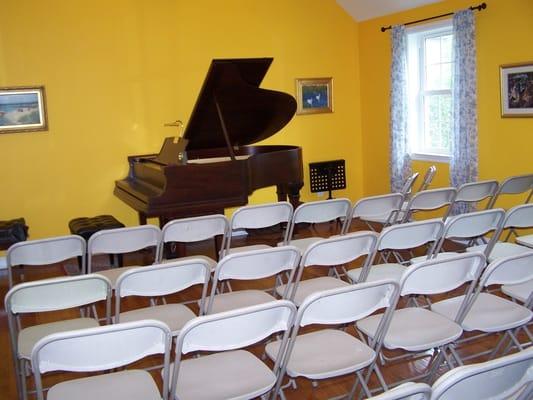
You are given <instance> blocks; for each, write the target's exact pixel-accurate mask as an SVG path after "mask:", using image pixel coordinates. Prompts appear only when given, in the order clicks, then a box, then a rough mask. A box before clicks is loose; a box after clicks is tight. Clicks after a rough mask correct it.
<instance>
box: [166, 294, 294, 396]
mask: <svg viewBox="0 0 533 400" xmlns="http://www.w3.org/2000/svg"><path fill="white" fill-rule="evenodd" d="M295 314H296V307H295V306H294V304H292V303H291V302H290V301H288V300H276V301H273V302H269V303H263V304H258V305H255V306H251V307H245V308H239V309H236V310H232V311H226V312H222V313H218V314H212V315H205V316H202V317H197V318H195V319H193V320H191V321H189V322H187V324H185V326H184V327H183V329H182V330H181V331H180V333H179V335H178V339H177V342H176V359H175V363H174V368H173V375H172V386H171V390H170V393H171V398H173V399H179V400H189V399H191V400H198V399H252V398H255V397H259V396H263V397H266V394H268V393H269V392H270V391H271V390H272V389H273V388H274V387H275V385H276V382H277V380H278V379H279V371H280V366H281V362H282V356H280V357H278V358H277V359H276V360H275V362H274V367H273V368H272V369H270V368H269V367H267V365H266V364H264V363H263V362H262V361H261V360H259V359H258V358H257V357H256V356H255V355H253V354H252V353H250V352H249V351H247V350H243V349H242V348H243V347H247V346H250V345H252V344H255V343H258V342H261V341H263V340H264V339H266V338H269V337H271V336H272V335H273V334H281V333H283V339H282V342H283V344H282V346H281V352H280V355H283V354H285V349H286V345H287V339H288V337H289V331H290V329H291V328H292V325H293V322H294V316H295ZM196 351H209V352H217V353H212V354H208V355H202V356H200V357H198V358H189V359H186V360H182V355H184V354H189V353H191V352H196ZM272 398H274V395H272Z"/></svg>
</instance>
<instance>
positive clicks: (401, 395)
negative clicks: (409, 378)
mask: <svg viewBox="0 0 533 400" xmlns="http://www.w3.org/2000/svg"><path fill="white" fill-rule="evenodd" d="M430 398H431V386H429V385H428V384H427V383H414V382H406V383H404V384H402V385H399V386H396V387H394V388H392V389H390V390H387V391H386V392H384V393H381V394H378V395H377V396H372V397H369V398H368V399H367V400H429V399H430Z"/></svg>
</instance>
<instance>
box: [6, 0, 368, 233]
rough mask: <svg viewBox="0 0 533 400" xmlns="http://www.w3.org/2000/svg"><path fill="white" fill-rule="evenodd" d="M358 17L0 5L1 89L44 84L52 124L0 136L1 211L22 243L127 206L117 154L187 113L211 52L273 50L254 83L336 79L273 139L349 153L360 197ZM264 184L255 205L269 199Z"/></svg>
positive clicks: (270, 5)
mask: <svg viewBox="0 0 533 400" xmlns="http://www.w3.org/2000/svg"><path fill="white" fill-rule="evenodd" d="M357 46H358V38H357V26H356V24H354V22H353V20H352V19H351V18H350V17H349V16H348V15H347V14H346V13H344V11H343V10H342V9H341V8H340V7H339V6H338V5H337V4H336V3H335V1H334V0H327V1H324V0H291V1H286V0H271V1H249V0H227V1H217V0H188V1H185V0H154V1H150V2H147V1H144V0H114V1H106V0H93V1H90V2H78V1H71V0H51V1H41V0H26V1H22V2H21V1H19V0H2V5H1V11H0V86H17V85H45V86H46V94H47V104H48V118H49V125H50V128H49V131H48V132H40V133H17V134H4V135H0V149H1V153H2V174H1V176H2V178H1V183H2V196H1V200H0V219H8V218H14V217H18V216H24V217H25V218H26V220H27V222H28V224H29V225H30V233H31V236H32V238H38V237H44V236H50V235H59V234H64V233H67V231H68V228H67V223H68V221H69V220H70V219H71V218H74V217H77V216H91V215H96V214H102V213H110V214H114V215H115V216H116V217H117V218H119V219H120V220H122V221H123V222H125V223H126V224H127V225H133V224H136V223H137V217H136V214H135V213H134V212H133V210H131V209H130V208H129V207H127V206H126V205H125V204H124V203H122V202H121V201H120V200H118V199H117V198H116V197H114V196H113V194H112V192H113V187H114V181H115V180H117V179H121V178H123V177H124V176H125V175H126V173H127V161H126V158H127V155H130V154H143V153H151V152H156V151H158V149H159V146H160V145H161V143H162V140H163V138H164V137H166V136H170V135H172V134H174V131H172V130H170V128H164V127H163V124H164V123H166V122H169V121H173V120H175V119H178V118H179V119H182V120H184V121H185V122H186V120H187V119H188V117H189V113H190V111H191V109H192V107H193V104H194V102H195V100H196V96H197V94H198V92H199V89H200V86H201V84H202V82H203V79H204V76H205V73H206V71H207V68H208V66H209V63H210V60H211V59H212V58H232V57H269V56H272V57H274V63H273V65H272V67H271V69H270V71H269V72H268V74H267V76H266V78H265V81H264V82H263V87H265V88H270V89H274V90H280V91H285V92H289V93H294V78H297V77H323V76H333V77H334V107H335V112H334V113H333V114H322V115H312V116H296V117H295V118H294V119H293V120H292V121H291V122H290V123H289V125H288V126H287V127H286V128H285V129H284V130H283V131H282V132H280V133H279V134H277V135H276V136H275V137H273V138H271V139H269V140H268V141H267V143H271V144H295V145H300V146H302V147H303V152H304V170H305V177H306V187H305V188H304V190H303V191H302V195H303V199H304V200H311V199H317V197H316V196H315V195H311V193H309V187H308V167H307V163H309V162H312V161H321V160H327V159H335V158H345V159H346V160H347V169H348V172H349V180H348V185H349V190H347V191H344V192H340V193H337V196H342V195H346V196H349V197H351V198H357V197H358V196H360V195H361V194H362V161H361V160H362V148H361V141H362V138H361V129H360V105H359V78H358V69H359V67H358V51H357ZM275 199H276V196H275V191H274V189H267V190H261V191H259V192H258V193H256V194H255V195H254V197H253V198H252V199H251V202H260V201H274V200H275Z"/></svg>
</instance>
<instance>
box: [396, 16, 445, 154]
mask: <svg viewBox="0 0 533 400" xmlns="http://www.w3.org/2000/svg"><path fill="white" fill-rule="evenodd" d="M452 41H453V34H452V25H451V21H445V23H439V24H438V25H432V26H431V27H429V28H428V27H427V26H426V27H424V28H423V29H421V28H419V27H418V28H414V29H413V30H411V31H410V32H409V33H408V35H407V42H408V61H407V70H408V85H409V93H408V99H409V101H408V104H409V105H408V108H409V109H408V132H409V141H410V152H411V156H412V158H414V159H427V160H433V161H447V160H448V159H449V156H450V150H451V149H450V136H451V130H452V73H453V58H452Z"/></svg>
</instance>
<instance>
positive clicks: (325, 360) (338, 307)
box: [266, 281, 398, 399]
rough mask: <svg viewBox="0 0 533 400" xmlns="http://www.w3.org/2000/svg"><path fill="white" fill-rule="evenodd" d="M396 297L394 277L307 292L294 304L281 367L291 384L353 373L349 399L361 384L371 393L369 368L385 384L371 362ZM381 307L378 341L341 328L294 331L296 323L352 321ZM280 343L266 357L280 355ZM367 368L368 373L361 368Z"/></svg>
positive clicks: (329, 323)
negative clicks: (301, 379)
mask: <svg viewBox="0 0 533 400" xmlns="http://www.w3.org/2000/svg"><path fill="white" fill-rule="evenodd" d="M397 300H398V284H397V283H396V282H393V281H380V282H370V283H362V284H358V285H348V286H345V287H339V288H335V289H330V290H324V291H319V292H316V293H313V294H311V295H310V296H308V297H307V298H306V299H305V300H304V301H303V302H302V304H301V305H300V307H299V309H298V314H297V315H296V319H295V322H294V329H293V330H292V333H291V339H290V341H289V346H288V348H287V354H286V356H285V362H284V365H283V372H285V371H286V373H287V375H288V376H289V377H290V379H291V382H290V384H292V385H294V384H295V383H294V379H296V378H297V377H305V378H307V379H310V380H312V381H316V380H322V379H328V378H333V377H337V376H342V375H349V374H354V373H355V375H356V381H355V383H354V385H353V387H352V390H351V392H350V395H349V396H348V398H349V399H352V398H353V397H354V395H355V392H356V390H357V388H358V386H359V385H361V387H362V388H363V391H364V393H365V394H366V396H370V391H369V389H368V386H367V382H368V379H369V377H370V375H371V373H372V372H376V375H377V377H378V379H379V381H380V382H381V383H382V385H383V386H384V388H386V384H385V381H384V379H383V376H382V375H381V373H380V371H379V368H378V366H377V365H376V364H375V361H376V354H377V353H378V352H379V351H380V348H381V345H382V337H383V335H384V334H385V332H386V330H387V326H388V323H389V320H390V314H391V313H392V311H393V310H394V308H395V306H396V302H397ZM383 309H385V318H383V320H382V322H381V324H380V327H379V332H378V334H377V336H376V340H374V341H372V342H371V343H370V345H367V344H366V343H363V342H362V341H361V340H359V339H357V338H355V337H354V336H353V335H350V334H349V333H348V332H346V331H343V330H340V329H332V328H327V329H321V330H317V331H313V332H310V333H305V334H302V335H298V332H299V329H300V327H304V326H308V325H311V324H320V325H326V326H331V325H339V324H348V323H353V322H355V321H357V320H359V319H361V318H364V317H366V316H368V315H370V314H372V313H374V312H375V311H377V310H383ZM282 346H283V342H282V341H275V342H271V343H269V344H268V345H267V346H266V353H267V355H268V356H269V357H270V359H272V360H275V359H276V358H277V357H278V356H279V354H280V351H282V349H283V347H282ZM365 369H366V370H367V374H366V377H365V376H363V373H362V371H363V370H365ZM279 382H280V383H281V379H280V381H279Z"/></svg>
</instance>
